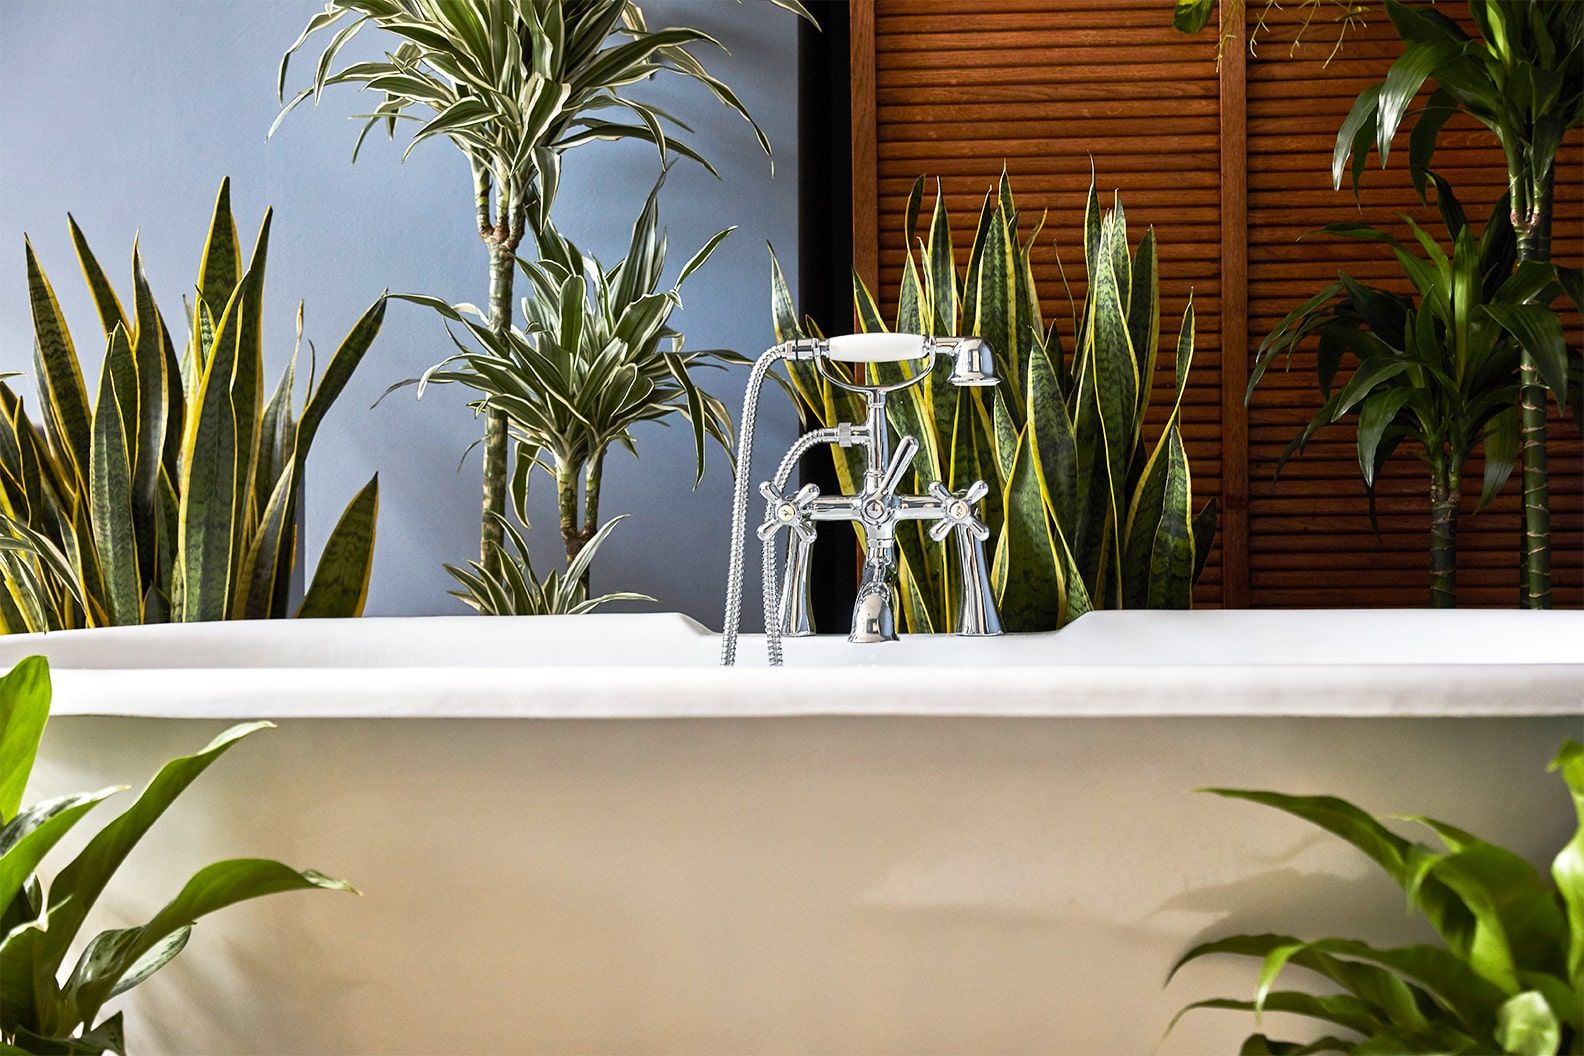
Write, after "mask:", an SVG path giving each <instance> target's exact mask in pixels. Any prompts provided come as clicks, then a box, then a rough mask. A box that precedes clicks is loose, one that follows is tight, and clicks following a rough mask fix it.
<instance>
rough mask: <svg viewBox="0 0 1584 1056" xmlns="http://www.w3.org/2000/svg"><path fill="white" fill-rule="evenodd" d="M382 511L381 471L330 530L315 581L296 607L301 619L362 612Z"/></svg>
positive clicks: (359, 614)
mask: <svg viewBox="0 0 1584 1056" xmlns="http://www.w3.org/2000/svg"><path fill="white" fill-rule="evenodd" d="M378 515H379V474H377V473H376V474H375V475H374V477H373V478H372V479H371V480H370V481H369V482H368V483H367V484H365V485H364V486H363V490H362V491H359V492H358V493H357V495H356V496H354V497H353V499H352V501H351V502H349V503H348V504H347V508H346V509H345V510H344V511H343V512H342V514H341V519H340V520H339V521H337V522H336V526H335V528H334V529H332V530H331V532H330V538H329V539H328V540H327V541H326V542H325V546H324V550H323V551H322V552H321V553H320V555H319V565H318V567H317V568H315V569H314V577H313V582H312V583H311V584H309V586H308V593H307V595H306V596H305V597H304V598H303V603H302V608H300V609H298V610H297V615H298V617H299V618H301V619H322V618H327V617H344V616H361V615H362V614H363V603H364V602H365V601H367V600H368V588H369V573H370V571H371V570H372V569H373V565H374V524H375V520H376V518H377V517H378Z"/></svg>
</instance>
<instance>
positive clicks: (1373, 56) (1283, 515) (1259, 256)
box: [1247, 5, 1584, 607]
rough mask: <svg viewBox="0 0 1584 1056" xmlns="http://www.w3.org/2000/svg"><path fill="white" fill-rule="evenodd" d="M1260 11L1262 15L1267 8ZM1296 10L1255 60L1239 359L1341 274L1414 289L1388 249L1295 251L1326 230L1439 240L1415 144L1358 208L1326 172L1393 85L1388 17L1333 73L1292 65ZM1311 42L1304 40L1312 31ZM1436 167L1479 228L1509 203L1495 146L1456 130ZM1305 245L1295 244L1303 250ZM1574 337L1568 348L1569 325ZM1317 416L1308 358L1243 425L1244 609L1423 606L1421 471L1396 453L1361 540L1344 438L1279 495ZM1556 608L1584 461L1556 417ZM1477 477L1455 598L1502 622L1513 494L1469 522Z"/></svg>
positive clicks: (1576, 211)
mask: <svg viewBox="0 0 1584 1056" xmlns="http://www.w3.org/2000/svg"><path fill="white" fill-rule="evenodd" d="M1261 6H1262V7H1263V5H1261ZM1294 31H1295V22H1294V13H1293V12H1292V11H1272V12H1271V13H1270V15H1269V17H1267V19H1266V29H1265V30H1263V31H1262V33H1261V40H1262V43H1261V46H1260V48H1259V49H1258V54H1257V55H1256V56H1255V57H1252V58H1250V59H1249V60H1248V94H1247V99H1248V103H1247V106H1248V172H1249V198H1248V242H1249V283H1248V297H1249V326H1250V334H1249V354H1250V356H1252V355H1253V353H1254V350H1255V349H1256V348H1257V347H1258V345H1259V342H1260V340H1261V339H1262V338H1263V337H1264V335H1265V334H1267V333H1269V332H1270V330H1271V329H1272V328H1273V327H1274V326H1275V325H1276V323H1277V322H1278V321H1279V320H1280V318H1281V317H1282V316H1283V315H1285V314H1286V313H1287V312H1288V311H1289V310H1291V309H1292V308H1293V307H1294V306H1295V305H1297V304H1299V303H1301V302H1302V301H1303V300H1304V299H1305V298H1306V297H1308V296H1309V295H1310V294H1311V293H1313V292H1314V291H1316V290H1318V289H1320V288H1321V287H1322V286H1324V285H1325V284H1326V283H1327V282H1329V281H1331V280H1332V279H1334V278H1335V276H1336V272H1337V271H1338V270H1339V269H1341V270H1345V271H1347V272H1348V273H1349V274H1350V275H1353V276H1354V277H1356V278H1360V279H1365V280H1366V281H1371V282H1375V283H1378V284H1381V285H1386V286H1389V287H1391V288H1395V289H1401V290H1406V289H1407V286H1406V284H1405V283H1404V281H1403V279H1402V278H1401V269H1400V268H1399V267H1398V266H1397V264H1396V263H1395V262H1394V261H1393V260H1392V259H1391V258H1390V256H1389V255H1387V254H1384V253H1382V252H1381V247H1379V246H1374V245H1370V244H1367V243H1356V242H1351V241H1347V240H1343V239H1330V238H1325V237H1315V236H1311V237H1303V236H1305V235H1306V234H1308V233H1309V232H1312V231H1313V230H1314V229H1315V228H1317V227H1319V226H1321V225H1322V224H1326V223H1329V222H1331V221H1334V220H1343V219H1349V220H1362V221H1364V222H1367V223H1373V224H1379V225H1383V226H1389V227H1392V228H1394V229H1395V230H1397V231H1399V232H1400V233H1402V234H1403V235H1404V236H1405V237H1406V235H1407V229H1406V225H1405V224H1403V223H1402V222H1401V220H1400V219H1398V218H1399V216H1400V215H1402V214H1408V215H1411V216H1413V217H1414V218H1415V219H1416V220H1418V221H1419V222H1420V223H1422V224H1424V225H1425V226H1426V227H1427V228H1429V229H1431V230H1433V231H1435V232H1437V233H1438V234H1439V233H1441V226H1440V223H1439V220H1438V217H1437V213H1436V210H1435V208H1434V207H1433V206H1431V207H1429V208H1426V207H1424V206H1422V205H1420V204H1419V202H1418V199H1417V198H1416V197H1415V195H1414V192H1413V189H1412V186H1411V184H1410V182H1409V180H1408V176H1407V168H1406V165H1405V164H1404V162H1405V160H1406V153H1407V136H1406V135H1403V136H1400V137H1399V140H1398V142H1397V143H1396V144H1395V145H1394V151H1393V154H1394V155H1395V156H1394V158H1393V161H1392V166H1391V168H1390V169H1388V170H1386V171H1384V172H1383V171H1381V170H1380V169H1379V168H1378V158H1375V157H1374V156H1372V158H1371V161H1370V167H1369V169H1368V171H1367V172H1366V173H1365V176H1364V191H1363V194H1362V195H1361V199H1360V202H1359V204H1358V205H1357V206H1355V203H1354V200H1353V195H1352V194H1351V192H1350V191H1347V190H1344V191H1341V192H1337V191H1333V190H1332V189H1331V186H1330V175H1331V174H1330V158H1331V149H1332V145H1333V144H1334V142H1335V137H1336V130H1337V128H1338V126H1339V125H1340V124H1341V122H1342V119H1343V117H1344V116H1345V115H1346V114H1347V111H1348V109H1349V108H1350V107H1351V106H1352V104H1353V99H1354V97H1355V96H1356V95H1357V93H1358V92H1359V91H1360V90H1361V89H1363V88H1365V87H1367V86H1369V85H1371V84H1374V83H1376V82H1378V81H1379V80H1380V79H1381V78H1382V77H1384V76H1385V73H1386V69H1387V68H1388V67H1389V66H1390V64H1391V61H1392V59H1393V58H1394V57H1395V56H1396V55H1398V54H1400V52H1401V44H1400V43H1399V42H1398V41H1397V39H1396V36H1395V34H1394V33H1393V31H1392V28H1391V25H1390V24H1389V23H1388V22H1386V21H1385V20H1383V19H1382V20H1371V24H1369V25H1367V26H1364V27H1361V28H1359V29H1357V30H1356V31H1354V32H1352V33H1350V34H1349V37H1348V39H1347V42H1346V44H1345V45H1344V48H1343V51H1342V53H1341V54H1340V55H1339V56H1338V58H1337V59H1336V60H1335V61H1332V62H1331V63H1330V64H1329V65H1327V64H1326V61H1325V60H1326V58H1327V55H1328V54H1329V50H1330V49H1329V46H1326V45H1319V44H1309V45H1305V46H1302V47H1300V48H1299V49H1298V50H1297V52H1296V53H1295V54H1291V55H1289V43H1290V41H1291V40H1292V37H1293V35H1294ZM1313 32H1314V30H1313V29H1311V31H1310V33H1311V34H1313ZM1581 159H1584V154H1581V151H1580V143H1579V137H1578V136H1577V135H1576V134H1575V135H1574V136H1573V137H1571V138H1570V139H1569V141H1568V145H1567V148H1566V149H1565V151H1564V154H1563V157H1562V159H1561V166H1560V169H1559V178H1558V181H1557V186H1558V192H1559V194H1558V197H1559V199H1560V201H1559V202H1558V210H1557V214H1558V215H1557V227H1556V243H1557V248H1558V251H1559V255H1562V256H1567V255H1571V256H1572V257H1573V260H1572V261H1570V262H1576V260H1577V254H1578V249H1579V244H1580V239H1579V235H1580V232H1581V228H1584V223H1581V218H1584V194H1581V193H1580V187H1581V183H1580V175H1579V174H1580V169H1581ZM1436 168H1437V170H1438V171H1439V172H1441V173H1442V174H1443V175H1444V176H1445V177H1446V178H1447V179H1448V180H1449V181H1451V182H1452V184H1453V185H1454V187H1455V188H1456V190H1457V192H1458V196H1459V198H1460V199H1461V200H1462V201H1463V203H1464V205H1465V207H1466V208H1467V209H1468V212H1469V215H1470V216H1471V217H1472V218H1475V220H1476V222H1480V223H1483V221H1484V218H1485V217H1486V216H1487V215H1489V212H1490V209H1491V206H1492V204H1493V203H1494V202H1495V201H1496V199H1497V198H1498V197H1500V195H1501V194H1502V192H1503V191H1504V190H1505V189H1506V167H1505V164H1504V162H1503V159H1502V155H1501V150H1500V148H1499V147H1498V146H1497V145H1496V143H1495V142H1494V140H1493V138H1492V137H1491V135H1490V133H1489V132H1487V131H1486V130H1484V129H1483V128H1481V127H1479V126H1478V125H1476V124H1474V123H1473V122H1472V121H1466V120H1461V119H1460V120H1455V121H1453V122H1452V123H1449V124H1448V126H1447V129H1446V130H1445V132H1443V134H1442V137H1441V141H1440V148H1439V149H1438V150H1437V153H1436ZM1300 239H1302V240H1301V241H1300ZM1572 322H1573V324H1574V325H1573V327H1572V329H1573V331H1574V340H1577V339H1578V330H1577V321H1576V320H1573V321H1572ZM1318 404H1319V394H1318V390H1317V388H1316V384H1315V376H1314V355H1313V350H1312V348H1305V349H1303V350H1301V351H1300V353H1299V354H1298V355H1297V356H1296V357H1295V358H1294V361H1293V367H1292V371H1291V372H1290V373H1282V372H1280V371H1279V370H1278V371H1275V372H1273V373H1271V374H1269V375H1267V377H1266V380H1265V381H1264V382H1263V383H1262V384H1261V386H1260V389H1259V391H1258V392H1256V393H1255V396H1254V401H1253V404H1252V406H1251V408H1250V412H1249V464H1250V484H1249V518H1250V522H1249V531H1250V537H1249V575H1250V597H1249V603H1250V604H1251V605H1256V606H1285V605H1343V606H1378V605H1404V606H1419V605H1424V604H1425V603H1426V599H1427V596H1428V576H1427V572H1426V569H1427V567H1428V546H1429V543H1428V538H1429V496H1428V488H1429V485H1428V480H1427V478H1426V474H1425V472H1424V469H1423V467H1422V466H1421V465H1420V464H1419V463H1418V462H1417V460H1416V459H1414V458H1413V457H1412V453H1411V452H1409V451H1408V449H1407V447H1406V445H1405V447H1404V449H1403V450H1402V452H1401V453H1400V454H1399V456H1398V458H1397V459H1396V460H1395V461H1394V462H1393V463H1392V464H1391V465H1389V466H1388V467H1387V469H1386V472H1385V475H1384V479H1383V480H1382V481H1381V483H1380V487H1379V494H1378V498H1377V502H1376V509H1377V513H1378V515H1379V527H1380V532H1381V534H1380V536H1379V537H1378V538H1377V537H1376V536H1375V535H1374V534H1373V532H1372V531H1371V528H1370V522H1369V504H1368V501H1367V499H1366V497H1365V493H1364V487H1363V483H1362V481H1361V479H1360V477H1359V471H1358V456H1357V453H1356V450H1355V446H1354V437H1355V432H1354V427H1353V425H1352V424H1351V423H1344V424H1340V425H1337V426H1332V427H1329V428H1326V429H1323V430H1321V431H1320V433H1319V434H1317V436H1316V438H1315V441H1314V442H1313V443H1312V444H1311V445H1310V448H1309V451H1308V452H1307V453H1306V454H1305V455H1304V457H1303V458H1301V459H1299V460H1297V461H1294V462H1291V463H1289V464H1288V466H1287V468H1286V470H1285V471H1284V472H1283V475H1282V478H1281V479H1280V480H1273V479H1272V478H1273V475H1274V472H1275V466H1276V462H1277V459H1278V458H1279V457H1280V454H1281V451H1282V449H1283V447H1285V445H1286V443H1287V441H1288V440H1289V439H1290V438H1291V437H1292V436H1293V435H1294V434H1295V433H1296V432H1297V431H1298V430H1299V429H1301V428H1302V427H1303V424H1304V423H1305V422H1306V421H1307V420H1308V417H1309V414H1310V413H1312V411H1313V410H1314V408H1315V407H1317V406H1318ZM1552 438H1553V439H1552V445H1551V451H1550V454H1551V466H1552V508H1553V514H1552V518H1553V530H1554V548H1555V549H1554V557H1553V564H1554V581H1555V592H1556V593H1555V600H1556V603H1557V604H1558V605H1568V606H1577V605H1578V604H1580V601H1581V599H1584V578H1581V577H1584V534H1581V533H1584V498H1581V490H1584V446H1581V444H1580V442H1579V440H1578V435H1577V431H1576V429H1574V428H1573V427H1572V426H1571V425H1568V424H1565V423H1563V422H1562V421H1561V420H1560V419H1558V421H1557V424H1556V427H1555V428H1554V429H1553V430H1552ZM1482 471H1483V466H1482V465H1480V464H1478V462H1476V464H1475V465H1473V466H1470V467H1469V468H1468V472H1467V473H1466V474H1465V478H1464V495H1465V503H1464V510H1465V512H1464V514H1463V516H1462V517H1461V518H1460V522H1459V538H1458V549H1459V558H1460V559H1459V568H1458V580H1459V583H1458V586H1459V600H1460V602H1461V603H1462V604H1465V605H1494V606H1501V607H1512V606H1513V605H1515V604H1516V602H1517V596H1518V595H1517V589H1518V573H1517V562H1518V541H1519V511H1520V506H1521V502H1520V497H1519V495H1518V491H1517V482H1516V479H1515V480H1514V482H1513V483H1512V484H1511V485H1509V490H1508V492H1507V493H1506V494H1505V495H1503V496H1502V497H1501V498H1500V499H1499V500H1498V501H1497V502H1496V503H1494V504H1493V505H1492V506H1491V507H1490V508H1489V509H1487V510H1484V511H1482V512H1481V513H1479V514H1478V515H1474V514H1473V513H1472V510H1473V504H1474V499H1476V498H1477V497H1478V494H1479V485H1480V474H1481V473H1482Z"/></svg>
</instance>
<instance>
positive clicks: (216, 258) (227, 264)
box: [198, 176, 242, 354]
mask: <svg viewBox="0 0 1584 1056" xmlns="http://www.w3.org/2000/svg"><path fill="white" fill-rule="evenodd" d="M241 274H242V255H241V249H240V247H239V246H238V244H237V232H236V220H235V218H234V217H233V216H232V215H231V177H229V176H227V177H226V178H225V179H223V180H221V181H220V191H219V193H217V194H216V195H215V206H214V215H213V216H212V218H211V219H210V221H209V237H208V238H207V239H206V240H205V242H204V249H203V259H202V263H200V264H199V266H198V296H199V297H200V298H201V299H202V302H203V304H205V305H207V306H208V308H209V314H210V315H211V316H215V317H218V316H219V315H220V313H221V312H223V311H224V310H225V306H226V305H227V304H230V303H231V294H232V292H233V291H234V290H235V289H236V286H237V282H238V280H239V277H240V276H241ZM207 351H208V350H207V349H206V350H205V353H206V354H207Z"/></svg>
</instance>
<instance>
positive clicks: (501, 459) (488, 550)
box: [479, 245, 516, 573]
mask: <svg viewBox="0 0 1584 1056" xmlns="http://www.w3.org/2000/svg"><path fill="white" fill-rule="evenodd" d="M513 258H514V254H513V253H512V251H511V250H510V249H509V248H507V247H505V246H503V245H492V246H490V297H489V306H490V329H492V330H494V331H495V332H496V333H497V334H504V333H506V332H507V331H508V330H510V329H511V320H512V282H513V279H514V274H513V271H512V268H513V265H514V264H515V263H516V261H515V260H514V259H513ZM506 442H507V437H506V415H505V414H504V413H502V412H500V411H497V410H489V411H486V412H485V418H484V497H483V503H482V506H483V509H482V517H481V520H480V524H479V563H480V564H482V565H483V566H484V569H485V571H486V572H489V573H495V572H499V571H500V562H501V553H502V551H501V540H502V534H501V523H500V519H499V518H501V517H502V516H504V515H505V513H506Z"/></svg>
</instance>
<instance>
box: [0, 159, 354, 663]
mask: <svg viewBox="0 0 1584 1056" xmlns="http://www.w3.org/2000/svg"><path fill="white" fill-rule="evenodd" d="M270 218H271V214H270V213H269V212H268V211H266V212H265V214H264V220H263V223H262V224H261V225H260V227H259V234H258V239H257V241H256V242H255V243H254V246H253V251H252V255H251V257H250V259H249V261H248V265H247V268H246V269H245V270H244V269H243V267H242V258H241V255H240V246H239V244H238V241H237V233H236V223H235V220H234V219H233V217H232V215H231V199H230V182H229V181H223V182H222V183H221V184H220V192H219V194H218V196H217V197H216V200H215V209H214V216H213V219H212V221H211V223H210V227H209V237H208V241H207V242H206V244H205V246H204V249H203V254H202V258H201V261H200V264H199V271H198V282H197V285H196V286H195V287H194V296H195V300H194V302H193V303H192V305H190V307H189V313H190V314H189V333H188V336H187V338H186V340H185V342H184V343H183V346H182V347H183V351H182V354H181V356H180V357H179V358H178V356H177V354H176V351H175V345H174V343H173V341H172V339H171V333H170V330H169V328H168V327H167V325H166V323H165V317H164V315H163V314H162V313H161V311H160V309H159V307H158V306H157V305H156V304H155V303H154V298H153V295H152V294H151V292H150V290H149V286H148V280H147V278H146V277H145V275H144V273H143V263H142V258H141V256H140V255H139V253H138V250H137V247H136V246H134V247H133V250H132V283H133V289H132V301H131V305H132V307H131V311H130V312H128V311H127V310H125V309H124V308H123V307H122V304H123V302H122V301H121V299H120V298H119V297H118V296H117V295H116V293H115V291H114V289H113V288H112V287H111V284H110V281H109V279H108V278H107V277H106V275H105V272H104V270H103V269H102V268H101V267H100V266H99V263H98V261H97V260H96V259H95V257H94V255H93V252H92V251H91V250H90V249H89V247H88V242H87V239H86V238H85V237H84V236H83V233H82V231H81V230H80V229H79V228H78V226H77V224H76V222H75V221H70V225H69V226H70V228H71V237H72V242H73V244H74V245H75V247H76V250H77V258H78V261H79V262H80V264H81V267H82V272H83V277H84V279H85V280H86V281H87V284H88V289H89V292H90V293H91V294H92V296H93V300H94V303H95V305H96V307H97V309H98V314H99V320H100V323H101V325H102V327H103V330H104V339H105V345H106V350H105V356H104V365H103V367H102V368H101V370H100V376H99V385H98V388H97V392H96V395H95V397H94V398H93V399H91V400H90V398H89V395H88V389H87V388H86V386H85V385H84V384H83V376H82V369H81V367H80V366H79V364H78V359H77V353H76V350H75V345H74V343H73V340H72V336H71V333H70V331H69V330H68V329H67V326H66V320H65V318H64V317H63V316H62V314H61V309H60V305H59V303H58V302H57V301H56V298H55V291H54V288H53V287H52V286H51V285H50V281H49V279H48V277H46V275H45V274H44V269H43V267H42V266H41V265H40V263H39V260H38V258H37V256H36V255H35V254H34V252H33V246H32V244H31V243H28V245H27V247H26V248H27V279H28V294H29V298H30V300H31V302H32V309H33V332H34V343H35V344H34V354H35V364H36V370H37V374H38V383H39V395H40V400H41V403H42V412H43V413H42V428H40V427H39V426H36V425H34V423H33V422H32V420H30V419H29V417H28V415H27V413H26V410H25V409H24V407H23V401H22V398H21V397H20V396H19V395H17V394H16V393H15V392H14V391H13V390H12V389H11V388H10V386H9V384H8V383H6V382H4V381H0V567H3V569H4V571H5V589H4V591H3V592H0V628H3V629H4V630H5V631H6V632H19V631H48V630H60V629H63V628H72V627H103V626H111V625H117V624H135V623H164V622H182V621H192V620H225V619H261V618H266V617H281V616H286V615H288V604H289V601H290V597H289V590H290V587H291V578H292V575H291V574H292V569H293V567H294V564H295V561H296V555H297V546H298V539H299V534H300V520H301V502H300V496H301V491H302V479H303V470H304V465H305V464H306V462H307V459H308V453H309V450H310V448H311V447H312V445H313V441H314V437H315V435H316V434H317V433H318V430H319V426H320V424H321V423H322V422H323V421H324V417H325V415H326V414H327V413H328V412H329V410H330V407H331V405H332V404H333V403H334V402H335V399H336V397H337V396H339V395H340V394H341V391H342V389H344V388H345V387H346V384H347V381H348V379H349V378H351V376H352V372H353V371H354V370H355V369H356V368H357V365H358V363H359V362H360V361H361V360H362V358H363V355H364V353H366V352H367V351H368V348H369V346H370V344H372V343H373V341H374V338H375V336H376V335H377V334H378V333H379V329H380V323H381V321H382V320H383V318H384V315H385V298H384V297H383V296H381V297H380V299H379V300H377V301H375V302H374V303H373V304H372V305H370V306H369V308H368V310H367V311H365V312H364V313H363V315H362V317H361V318H360V319H359V320H358V321H357V322H356V323H355V324H354V325H353V327H352V330H351V331H350V332H349V333H348V334H347V336H346V338H345V339H344V340H343V341H342V343H341V346H340V347H339V348H338V349H337V350H336V352H335V355H334V356H333V357H332V358H331V360H330V362H329V364H328V365H327V366H326V368H325V371H324V376H323V377H322V378H321V379H319V380H318V383H317V384H315V383H314V380H313V379H312V378H310V380H309V384H308V390H309V391H308V395H307V398H306V401H305V404H304V407H303V410H302V413H301V415H300V416H299V415H298V414H297V413H296V412H295V411H294V409H293V400H294V398H295V397H294V390H295V387H296V378H297V353H296V350H295V349H294V350H293V353H292V357H291V360H290V362H288V364H287V366H286V369H285V373H284V374H283V375H282V376H281V380H280V382H279V384H278V385H277V386H276V388H275V391H274V393H273V395H271V396H270V397H269V399H268V401H267V402H266V401H265V398H264V396H265V394H264V384H263V370H264V351H263V342H264V337H263V307H264V269H265V261H266V259H267V256H268V247H269V232H270ZM297 327H298V335H297V336H298V342H299V344H300V343H301V338H302V310H301V307H300V306H299V308H298V314H297ZM378 506H379V484H378V477H377V476H376V477H375V478H374V479H372V480H370V481H369V482H368V484H367V485H366V486H365V487H364V488H363V489H362V490H361V491H359V492H358V494H357V495H356V496H355V497H354V498H353V499H352V501H351V502H350V503H349V504H348V505H347V507H346V511H345V512H344V513H343V514H342V515H341V519H340V520H339V522H338V523H337V524H336V526H335V529H334V530H333V531H332V532H331V533H330V538H329V540H328V541H327V542H326V544H325V548H324V551H323V553H322V555H321V557H320V560H319V564H318V567H317V569H316V570H315V572H314V577H313V581H312V584H311V585H310V586H309V588H308V592H307V596H306V597H305V598H304V600H303V602H302V605H301V607H300V608H299V609H298V612H297V615H299V616H356V615H358V614H359V613H361V612H362V609H363V603H364V600H365V598H366V597H367V594H368V582H369V572H370V567H371V564H372V561H373V552H374V522H375V517H376V514H377V512H378Z"/></svg>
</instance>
